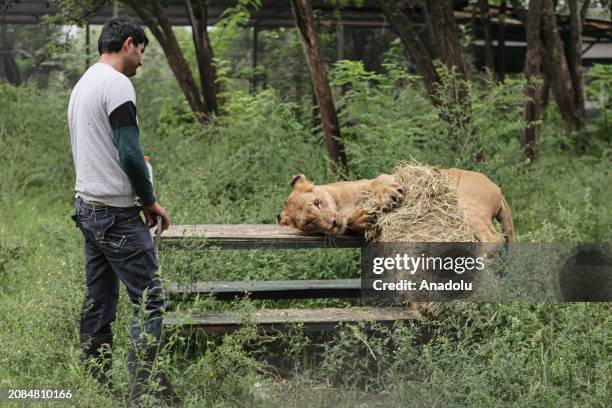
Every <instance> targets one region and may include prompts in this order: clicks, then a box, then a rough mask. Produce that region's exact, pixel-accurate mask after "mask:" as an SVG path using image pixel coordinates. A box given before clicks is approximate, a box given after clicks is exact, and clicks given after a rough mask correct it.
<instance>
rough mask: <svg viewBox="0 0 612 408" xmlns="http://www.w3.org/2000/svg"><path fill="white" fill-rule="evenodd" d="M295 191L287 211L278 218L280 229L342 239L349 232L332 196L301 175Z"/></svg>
mask: <svg viewBox="0 0 612 408" xmlns="http://www.w3.org/2000/svg"><path fill="white" fill-rule="evenodd" d="M291 185H292V186H293V191H292V192H291V194H289V197H288V198H287V200H286V201H285V208H284V209H283V211H282V212H281V213H280V214H279V215H278V217H277V220H278V223H279V224H280V225H286V226H290V227H294V228H297V229H299V230H301V231H304V232H308V233H324V234H327V235H334V236H335V235H342V234H343V233H344V232H345V230H346V220H343V219H342V217H341V216H340V214H339V213H338V209H337V208H336V202H335V201H334V199H333V197H332V196H331V194H329V193H328V192H327V191H325V190H324V189H323V188H321V187H317V186H315V185H314V184H313V183H312V182H310V181H308V179H306V176H304V175H303V174H300V175H298V176H295V177H294V178H293V180H292V182H291Z"/></svg>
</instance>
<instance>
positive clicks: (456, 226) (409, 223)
mask: <svg viewBox="0 0 612 408" xmlns="http://www.w3.org/2000/svg"><path fill="white" fill-rule="evenodd" d="M394 176H395V181H396V182H397V183H399V184H400V186H401V188H402V190H403V192H404V198H403V200H402V202H401V203H400V204H399V206H398V207H396V208H395V209H393V210H391V211H383V209H382V208H380V205H379V204H378V203H377V202H376V201H375V200H374V199H373V197H372V195H371V194H368V195H367V196H366V197H365V204H364V205H365V208H366V209H367V210H368V211H370V212H371V213H373V214H375V222H374V223H373V225H371V226H370V227H369V228H368V229H367V230H366V232H365V238H366V240H368V241H373V242H476V241H477V240H476V238H475V237H474V233H473V232H472V228H471V227H470V224H469V222H468V220H467V216H466V215H465V212H464V211H463V209H462V208H461V206H460V205H459V202H458V199H457V192H456V189H455V186H453V185H452V184H451V180H450V179H449V178H448V176H447V175H446V173H445V172H443V171H441V170H440V169H436V168H434V167H429V166H424V165H422V164H420V163H417V162H411V163H399V164H398V165H397V167H396V168H395V171H394Z"/></svg>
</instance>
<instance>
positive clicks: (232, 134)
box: [0, 83, 612, 407]
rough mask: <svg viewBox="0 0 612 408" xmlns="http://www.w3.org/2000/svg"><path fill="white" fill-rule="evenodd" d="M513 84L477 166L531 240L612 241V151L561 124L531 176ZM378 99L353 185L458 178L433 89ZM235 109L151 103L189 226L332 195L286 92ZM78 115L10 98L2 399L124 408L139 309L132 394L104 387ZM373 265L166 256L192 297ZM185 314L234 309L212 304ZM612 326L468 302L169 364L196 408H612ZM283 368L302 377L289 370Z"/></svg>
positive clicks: (258, 216)
mask: <svg viewBox="0 0 612 408" xmlns="http://www.w3.org/2000/svg"><path fill="white" fill-rule="evenodd" d="M142 85H143V86H142V87H141V88H138V90H139V92H144V93H145V94H144V95H140V94H139V101H146V100H147V96H148V95H147V94H146V92H148V91H149V89H150V88H147V86H149V87H151V85H150V84H149V85H147V84H144V83H143V84H142ZM160 86H161V87H163V86H165V85H164V84H161V85H160ZM507 86H508V87H509V88H508V89H502V88H495V89H493V90H489V91H487V92H485V91H484V90H483V95H484V96H482V98H481V99H478V98H477V99H476V100H477V101H478V102H475V103H476V105H477V106H476V108H475V111H476V115H477V116H476V117H477V119H478V120H477V124H478V129H480V132H481V133H480V134H481V136H480V137H481V139H482V143H484V146H486V152H487V161H486V162H485V163H479V164H476V166H480V169H481V170H482V171H484V172H485V173H486V174H487V175H489V177H490V178H491V179H493V180H494V181H495V182H497V183H498V184H499V185H500V186H501V187H502V189H503V191H504V194H505V196H506V197H507V199H508V201H509V203H510V205H511V207H512V211H513V217H514V222H515V226H516V229H517V231H518V232H519V240H520V241H521V242H560V241H563V242H577V241H588V242H610V241H612V232H611V231H610V225H611V224H612V222H611V221H612V207H611V206H610V204H609V203H610V202H612V190H611V189H610V187H609V186H610V185H611V184H612V183H611V182H612V179H611V176H610V161H609V156H607V154H609V153H606V152H609V151H610V146H609V145H607V144H605V143H607V142H605V141H601V140H592V143H591V144H590V145H589V146H587V149H586V151H583V152H582V153H581V154H580V155H578V154H577V153H575V151H574V150H573V148H572V146H571V143H569V142H568V138H567V136H566V135H565V132H564V131H563V130H562V128H561V127H560V126H559V125H558V123H559V121H558V118H556V116H555V114H554V111H549V113H548V116H547V119H546V122H545V123H544V126H543V131H544V132H543V137H542V157H541V160H539V161H538V162H536V163H534V164H532V165H530V166H527V165H525V164H523V163H522V162H521V161H520V155H519V151H518V143H517V140H518V137H519V135H520V129H521V124H520V116H519V117H518V118H517V117H516V115H515V113H516V112H517V109H518V108H517V106H518V107H520V101H518V102H517V101H516V100H515V97H514V96H512V95H514V93H513V91H512V90H513V89H514V91H516V89H519V88H518V85H517V84H513V83H510V84H508V85H507ZM513 87H514V88H513ZM158 92H161V91H158ZM361 92H362V93H361V94H355V95H349V96H351V97H350V98H348V99H347V100H345V101H344V104H343V106H344V109H345V112H346V113H344V114H343V115H345V116H343V119H342V120H343V121H345V123H344V130H345V135H346V137H347V148H348V155H349V160H350V163H351V170H352V173H351V177H352V178H359V177H372V176H375V175H377V174H378V173H380V172H383V171H390V170H392V168H393V165H394V164H395V162H396V161H397V160H401V159H408V158H410V157H414V158H416V159H419V160H420V161H422V162H426V163H429V164H432V165H452V164H453V163H456V158H455V157H453V156H452V155H451V153H450V152H448V151H446V150H445V149H444V140H441V139H440V136H439V134H440V133H438V132H441V131H443V129H441V128H440V124H439V123H438V121H432V120H431V118H432V117H435V112H432V111H431V109H430V108H429V107H428V105H427V102H426V100H424V99H423V98H422V97H421V96H420V94H419V93H418V92H416V91H414V90H413V89H412V88H408V89H407V90H406V91H402V92H399V91H397V90H390V88H384V87H382V86H381V87H374V88H373V89H369V90H362V91H361ZM475 92H480V91H478V90H475ZM491 94H494V95H496V96H495V97H494V98H493V99H487V98H491V97H490V95H491ZM487 95H489V96H487ZM511 96H512V97H511ZM225 98H226V99H225V104H224V109H225V112H224V116H223V117H222V118H220V119H219V120H217V121H216V122H215V123H214V124H212V125H211V126H209V127H208V128H207V129H204V130H202V129H200V128H199V127H198V126H195V125H193V124H192V123H190V120H189V118H188V117H185V115H184V106H183V103H182V101H181V100H180V98H177V97H166V98H164V97H161V96H159V97H157V98H155V99H151V103H149V104H145V103H142V104H141V106H142V107H141V106H139V115H140V121H141V123H142V124H143V132H142V134H143V143H142V144H143V146H144V149H145V153H146V154H149V155H150V156H151V157H152V163H153V165H154V168H155V184H156V189H157V191H158V193H159V197H160V198H161V202H162V204H163V205H164V206H165V207H166V208H167V210H168V212H169V213H170V215H171V218H172V221H173V222H174V223H273V222H274V219H275V215H276V214H277V213H278V212H279V211H280V209H281V208H282V205H283V200H284V198H285V196H286V194H287V193H288V191H289V186H288V183H289V180H290V179H291V176H292V175H293V174H295V173H298V172H303V173H305V174H307V175H308V176H309V177H310V178H312V179H314V180H315V181H316V182H318V183H324V182H329V181H331V180H332V176H331V174H330V172H329V170H328V169H329V166H328V165H327V161H326V158H325V154H324V146H323V144H322V139H321V137H320V136H319V135H318V134H316V133H315V134H313V132H312V129H310V126H311V125H310V123H305V122H303V121H301V120H299V119H298V118H296V117H295V115H294V113H293V107H292V106H291V105H290V104H287V103H284V102H282V101H281V99H280V98H279V97H278V96H277V95H275V94H274V92H273V91H265V92H262V93H259V94H258V95H255V96H252V95H247V94H243V93H240V92H237V91H236V92H231V93H228V94H227V95H225ZM479 98H480V97H479ZM513 98H514V99H513ZM67 99H68V92H67V91H66V90H61V89H50V90H46V91H42V90H38V89H35V88H23V89H15V88H12V87H8V86H0V112H1V113H0V145H1V146H2V148H1V149H2V150H1V151H0V168H1V170H2V177H1V178H0V290H1V293H2V295H1V296H0V322H2V324H0V389H7V388H12V387H13V388H14V387H19V388H30V387H39V388H40V387H45V388H70V389H72V390H73V391H74V393H75V395H77V397H78V399H77V402H76V403H75V406H83V407H89V406H101V407H115V406H124V405H125V404H126V395H125V390H126V389H127V381H128V375H127V369H126V365H125V356H126V348H127V339H128V335H129V333H128V325H129V321H130V313H131V311H130V305H129V302H128V299H127V296H126V295H125V293H124V292H123V291H122V294H121V299H120V303H119V310H118V318H117V322H116V323H115V324H114V326H113V327H114V331H115V335H116V336H115V340H116V345H115V348H114V359H115V361H114V367H115V371H114V382H115V384H116V391H114V392H112V393H111V392H108V391H104V390H100V389H99V388H98V387H97V385H96V384H95V382H94V381H93V380H91V379H90V378H89V377H88V376H87V375H86V373H85V371H84V368H83V367H82V365H81V364H80V362H79V351H78V319H79V311H80V307H81V301H82V298H83V289H84V277H83V259H82V238H81V235H80V232H79V231H78V229H76V228H75V227H74V224H73V223H72V221H71V220H70V218H69V214H70V212H71V206H72V199H71V197H72V195H73V192H72V189H73V182H74V175H73V168H72V156H71V153H70V140H69V134H68V130H67V127H66V120H65V112H66V105H67ZM478 103H480V105H478ZM517 104H518V105H517ZM181 112H183V114H181ZM406 112H409V113H412V114H406ZM502 117H503V118H505V120H504V121H500V118H502ZM155 118H160V119H158V120H156V119H155ZM172 121H174V122H172ZM306 122H307V121H306ZM592 126H593V127H596V126H598V125H597V123H596V122H593V123H592ZM589 131H592V132H593V133H592V134H595V135H596V134H599V133H598V132H600V129H599V128H597V129H594V130H593V129H590V130H589ZM442 134H443V133H442ZM358 265H359V258H358V254H357V253H356V252H355V251H351V250H348V251H346V250H321V251H252V252H234V251H229V252H223V253H201V252H200V253H198V252H194V253H185V252H183V253H173V252H167V253H163V254H162V270H163V274H164V277H166V278H172V279H184V280H201V279H211V280H213V279H219V280H220V279H224V280H239V279H240V280H242V279H302V278H309V279H316V278H345V277H357V276H358V273H359V271H358ZM299 304H300V305H306V304H308V303H307V302H302V303H299ZM311 304H321V303H317V302H314V303H311ZM340 304H343V303H342V302H340ZM260 305H261V303H253V302H242V303H237V304H234V305H231V306H230V307H233V308H236V309H238V310H250V309H252V308H253V307H258V306H260ZM181 307H184V308H203V307H222V306H221V305H219V304H216V303H215V302H211V301H210V300H207V299H201V300H199V301H198V302H196V303H195V304H183V305H181ZM611 311H612V310H611V308H610V305H609V304H526V303H525V304H520V303H517V304H481V305H477V304H459V303H457V304H453V305H452V306H451V307H450V309H449V310H448V311H447V312H446V313H445V315H444V316H443V318H441V319H438V320H436V321H432V322H428V323H423V324H422V326H411V327H407V326H406V327H405V326H396V327H394V328H392V329H388V328H382V327H381V328H378V329H375V330H369V331H368V330H365V329H364V328H362V327H345V328H343V329H342V330H339V331H338V332H337V333H335V334H334V335H333V336H332V337H329V338H323V339H317V338H307V337H305V336H303V335H301V334H300V333H299V331H298V332H296V333H294V334H291V335H287V336H283V337H282V338H267V337H264V336H260V335H257V334H256V333H255V331H254V330H253V328H252V327H250V326H247V327H246V328H245V329H244V330H243V331H241V332H239V333H236V334H233V335H228V336H226V337H225V338H223V339H217V340H215V341H213V339H204V338H199V339H194V338H185V337H178V336H175V337H173V338H172V342H171V347H170V348H169V353H167V355H166V357H165V358H166V359H165V360H164V361H163V362H161V364H162V365H163V367H164V368H165V370H166V371H168V373H169V374H170V377H171V380H172V381H173V383H174V384H175V385H176V388H177V390H178V392H179V393H180V394H181V395H182V396H183V397H184V404H183V406H186V407H191V406H193V407H196V406H198V407H199V406H215V407H233V406H262V407H268V406H279V405H282V406H299V407H302V406H304V407H310V406H312V407H318V406H329V405H336V406H339V407H345V406H346V407H349V406H355V405H359V404H365V405H364V406H366V405H367V406H389V405H391V406H399V405H406V406H415V405H416V406H450V407H455V406H456V407H459V406H477V407H491V406H513V407H514V406H524V407H533V406H550V407H553V406H554V407H558V406H589V407H606V406H610V405H612V394H611V391H610V390H611V388H610V386H611V385H612V384H611V383H612V377H611V373H612V362H611V359H610V355H611V351H612V341H611V339H612V320H611V319H612V318H611V317H610V316H612V314H611V313H610V312H611ZM425 328H427V330H425ZM423 332H427V333H429V335H428V336H426V337H427V338H426V339H424V338H423ZM271 344H274V345H275V350H276V351H269V347H270V345H271ZM278 358H280V359H283V360H284V361H285V362H286V363H288V364H287V367H288V371H287V372H283V373H279V372H278V371H276V369H275V368H274V366H273V364H272V362H273V360H275V359H278ZM281 374H282V375H281Z"/></svg>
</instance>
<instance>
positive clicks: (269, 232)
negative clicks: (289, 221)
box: [161, 224, 365, 249]
mask: <svg viewBox="0 0 612 408" xmlns="http://www.w3.org/2000/svg"><path fill="white" fill-rule="evenodd" d="M364 245H365V242H364V241H363V239H361V238H358V237H349V236H339V237H333V238H330V237H327V236H324V235H308V234H304V233H303V232H301V231H300V230H298V229H295V228H291V227H283V226H280V225H274V224H234V225H226V224H202V225H197V224H195V225H171V226H170V228H168V230H166V231H164V232H163V233H162V235H161V246H172V247H179V248H193V249H197V248H202V249H206V248H210V247H217V248H220V249H261V248H268V249H272V248H273V249H298V248H360V247H362V246H364Z"/></svg>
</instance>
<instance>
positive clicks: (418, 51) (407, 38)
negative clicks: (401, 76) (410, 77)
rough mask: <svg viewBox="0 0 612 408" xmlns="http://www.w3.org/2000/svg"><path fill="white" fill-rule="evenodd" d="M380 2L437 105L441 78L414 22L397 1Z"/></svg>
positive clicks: (383, 0)
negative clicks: (437, 85) (437, 87)
mask: <svg viewBox="0 0 612 408" xmlns="http://www.w3.org/2000/svg"><path fill="white" fill-rule="evenodd" d="M378 3H379V4H380V8H381V9H382V12H383V14H384V15H385V18H386V19H387V20H388V21H389V24H391V26H392V27H393V29H394V30H395V32H396V33H397V35H398V36H399V37H400V39H401V40H402V43H403V44H404V47H406V49H407V50H408V53H409V55H410V59H412V62H414V65H415V66H416V68H417V70H418V71H419V74H420V75H421V77H423V82H424V83H425V88H426V89H427V93H428V94H429V97H430V98H431V101H432V102H433V103H434V105H437V104H438V99H437V96H436V88H435V84H436V83H438V82H439V80H440V78H439V77H438V73H437V72H436V69H435V67H434V65H433V62H432V60H431V58H430V57H429V55H428V54H427V51H426V49H425V47H424V46H423V43H422V42H421V39H420V38H419V36H418V34H417V33H416V31H415V30H414V27H413V26H412V22H411V21H410V19H409V18H408V17H407V16H406V14H404V13H403V12H402V10H400V8H399V5H398V4H397V1H395V0H378Z"/></svg>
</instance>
